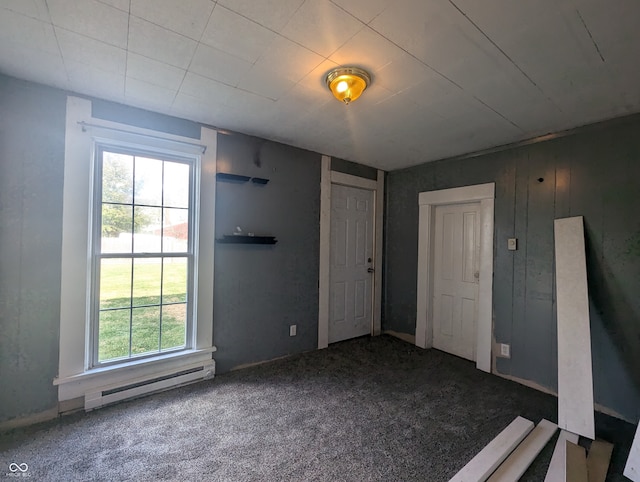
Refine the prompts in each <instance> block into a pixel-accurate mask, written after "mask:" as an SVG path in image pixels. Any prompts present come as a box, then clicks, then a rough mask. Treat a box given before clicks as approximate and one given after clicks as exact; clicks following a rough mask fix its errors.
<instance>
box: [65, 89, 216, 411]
mask: <svg viewBox="0 0 640 482" xmlns="http://www.w3.org/2000/svg"><path fill="white" fill-rule="evenodd" d="M123 115H126V114H123ZM165 120H166V119H165ZM189 132H194V131H193V130H191V131H189ZM216 139H217V133H216V131H215V130H213V129H210V128H207V127H201V128H200V131H199V138H197V137H183V136H179V135H174V134H168V133H165V132H159V131H154V130H150V129H144V128H139V127H134V126H131V125H126V124H120V123H117V122H113V121H108V120H104V119H99V118H94V117H93V116H92V102H91V101H90V100H87V99H80V98H78V97H73V96H69V97H68V98H67V119H66V131H65V159H64V193H63V215H62V233H63V234H62V266H61V280H60V281H61V283H60V363H59V372H58V377H57V378H56V379H55V380H54V384H55V385H57V386H58V400H59V401H60V402H67V401H68V402H69V403H71V406H75V405H73V404H74V403H76V402H77V401H78V400H82V399H84V403H85V408H87V407H89V408H91V407H94V406H96V405H95V404H93V403H94V402H95V399H94V398H92V397H93V396H97V395H98V394H100V393H103V392H104V391H105V390H106V391H109V390H113V389H114V388H116V387H122V386H127V387H130V386H135V385H136V384H138V383H142V382H143V381H144V382H145V383H146V382H147V381H149V380H151V381H154V380H156V381H155V382H153V383H155V384H161V385H162V387H161V388H167V387H168V386H169V385H170V384H179V383H184V382H185V381H188V380H186V379H187V378H189V377H191V378H190V379H195V377H196V376H200V375H198V374H197V373H196V374H185V375H180V376H177V375H176V376H175V377H174V378H171V379H168V378H167V377H168V376H170V375H171V376H173V375H175V374H176V373H177V374H181V373H183V372H188V373H191V371H193V370H196V369H198V367H199V368H200V369H203V368H204V367H206V373H213V372H214V371H215V361H214V360H213V355H212V353H213V352H214V351H215V347H214V346H213V263H214V245H215V219H214V218H215V188H216V178H215V175H216ZM198 373H200V372H198ZM203 373H204V372H203ZM158 380H161V381H158ZM153 383H152V385H153ZM150 386H151V385H150ZM136 390H138V389H136ZM140 390H142V388H140ZM114 396H115V395H114ZM72 402H73V403H72ZM65 406H67V405H65Z"/></svg>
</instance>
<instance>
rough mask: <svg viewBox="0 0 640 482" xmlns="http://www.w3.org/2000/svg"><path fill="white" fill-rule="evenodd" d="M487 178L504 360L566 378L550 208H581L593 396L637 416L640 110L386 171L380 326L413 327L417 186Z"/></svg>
mask: <svg viewBox="0 0 640 482" xmlns="http://www.w3.org/2000/svg"><path fill="white" fill-rule="evenodd" d="M539 179H543V181H539ZM486 182H495V183H496V201H495V233H494V234H495V246H494V282H493V287H494V299H493V309H494V338H495V340H496V341H497V342H498V343H509V344H511V359H502V358H499V359H497V370H498V372H499V373H501V374H504V375H508V376H512V377H517V378H519V379H524V380H528V381H531V382H534V383H537V384H539V385H542V386H543V387H546V388H548V389H550V390H553V391H555V390H557V346H556V345H557V343H556V318H555V316H556V311H555V310H556V306H555V286H554V259H553V258H554V252H553V220H554V218H559V217H567V216H584V219H585V225H586V248H587V271H588V279H589V290H590V293H589V296H590V315H591V332H592V355H593V368H594V372H593V375H594V390H595V399H596V403H599V404H601V405H603V406H604V407H607V408H609V409H612V410H614V411H616V412H617V413H619V414H621V415H623V416H624V417H626V418H627V419H630V420H634V421H635V420H637V418H638V415H640V412H639V410H640V297H639V296H638V293H640V216H638V205H639V203H640V117H639V116H635V117H632V118H627V119H624V120H618V121H613V122H609V123H605V124H601V125H598V126H594V127H592V128H589V129H587V130H585V131H583V132H581V133H578V134H574V135H571V136H568V137H563V138H559V139H555V140H551V141H547V142H542V143H538V144H533V145H529V146H524V147H519V148H514V149H510V150H506V151H502V152H498V153H493V154H487V155H483V156H480V157H473V158H467V159H459V160H448V161H442V162H434V163H428V164H423V165H421V166H418V167H414V168H410V169H405V170H401V171H395V172H391V173H390V174H388V177H387V211H386V212H387V218H386V226H385V228H386V253H385V254H386V258H385V259H386V263H385V273H386V280H385V281H386V283H385V294H384V310H383V311H384V321H383V328H384V329H387V330H395V331H399V332H403V333H408V334H414V333H415V318H416V279H417V271H416V263H417V246H418V193H419V192H422V191H429V190H436V189H446V188H451V187H458V186H465V185H471V184H480V183H486ZM509 237H516V238H518V250H517V251H516V252H511V251H507V247H506V243H507V238H509Z"/></svg>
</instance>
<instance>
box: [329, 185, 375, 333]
mask: <svg viewBox="0 0 640 482" xmlns="http://www.w3.org/2000/svg"><path fill="white" fill-rule="evenodd" d="M373 268H374V266H373V192H372V191H368V190H366V189H359V188H355V187H347V186H341V185H338V184H334V185H332V187H331V266H330V273H329V278H330V281H329V284H330V296H329V343H334V342H337V341H341V340H347V339H349V338H355V337H357V336H362V335H368V334H370V333H371V324H372V318H371V315H372V302H371V301H372V286H373Z"/></svg>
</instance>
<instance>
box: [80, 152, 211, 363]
mask: <svg viewBox="0 0 640 482" xmlns="http://www.w3.org/2000/svg"><path fill="white" fill-rule="evenodd" d="M104 152H113V153H118V154H125V155H130V156H133V157H136V156H139V157H149V158H153V159H158V160H161V161H168V162H176V163H181V164H186V165H188V166H189V205H188V210H189V235H188V240H189V242H188V246H187V251H185V252H184V253H174V252H168V253H167V254H166V256H165V253H164V252H162V251H161V252H158V253H153V257H158V258H162V259H164V258H165V257H183V258H186V259H187V273H188V277H187V301H186V304H187V326H186V334H185V345H184V346H181V347H176V348H174V349H168V350H159V351H157V352H153V353H147V354H142V355H138V356H132V355H131V353H130V354H129V356H128V357H126V358H124V357H123V358H117V359H112V360H106V361H104V362H101V361H100V360H99V343H100V337H99V331H100V298H99V297H100V291H99V289H100V274H101V267H100V265H101V261H102V260H103V259H107V258H111V259H120V258H122V259H124V258H128V257H130V259H131V260H132V263H134V265H135V260H136V259H143V258H148V257H151V256H150V254H151V253H140V252H136V251H135V250H134V251H132V252H131V253H102V249H101V248H102V232H101V227H102V192H103V180H102V173H103V166H104V156H103V154H104ZM93 153H94V154H93V159H92V161H93V162H94V168H93V170H94V179H93V186H94V189H93V196H92V203H93V211H92V224H93V226H92V230H91V240H90V245H91V278H90V280H89V282H90V283H91V287H90V307H91V316H90V317H89V319H88V320H87V321H88V325H89V326H88V328H87V329H88V330H89V336H90V340H91V343H90V353H89V360H90V363H89V366H88V368H89V369H91V368H99V367H106V366H110V365H120V364H123V363H127V362H128V361H133V360H143V359H145V358H153V357H157V356H159V355H163V354H168V353H179V352H183V351H187V350H190V349H192V348H193V346H195V341H194V340H193V333H194V330H193V321H194V319H195V318H196V313H195V308H196V307H195V303H194V302H193V300H194V296H193V290H194V282H193V281H194V279H197V272H198V266H197V259H198V249H197V246H196V245H195V243H194V234H195V233H196V232H198V231H199V227H200V223H199V220H198V219H197V218H196V217H195V216H194V209H195V206H196V204H197V202H196V199H197V198H198V197H199V187H198V186H197V184H196V173H197V172H198V171H199V169H200V156H197V155H188V154H184V153H181V152H173V151H169V150H166V149H158V148H156V149H150V148H149V147H147V146H139V148H134V147H131V146H125V145H122V144H121V143H120V142H118V141H117V140H115V139H114V140H111V141H108V140H99V141H98V140H94V146H93ZM134 183H135V179H134ZM135 206H136V204H135V197H134V199H133V200H132V208H133V209H134V211H132V215H134V212H135ZM163 207H164V202H163ZM132 235H133V237H134V239H135V233H132ZM105 254H106V256H103V255H105ZM180 254H182V256H178V255H180ZM161 306H162V303H161ZM130 336H131V334H130ZM130 343H131V341H130Z"/></svg>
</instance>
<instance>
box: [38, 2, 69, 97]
mask: <svg viewBox="0 0 640 482" xmlns="http://www.w3.org/2000/svg"><path fill="white" fill-rule="evenodd" d="M44 4H45V5H46V7H47V14H48V15H49V20H50V21H49V22H43V23H49V24H50V25H51V30H53V36H54V37H55V38H56V46H57V47H58V52H59V53H60V60H62V66H63V67H64V74H65V76H66V77H67V86H68V87H69V89H71V77H69V69H68V68H67V63H66V62H65V60H64V55H63V53H62V47H60V40H59V39H58V32H56V28H57V26H56V25H55V24H54V23H53V19H52V18H51V10H50V9H49V2H48V1H45V2H44Z"/></svg>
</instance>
